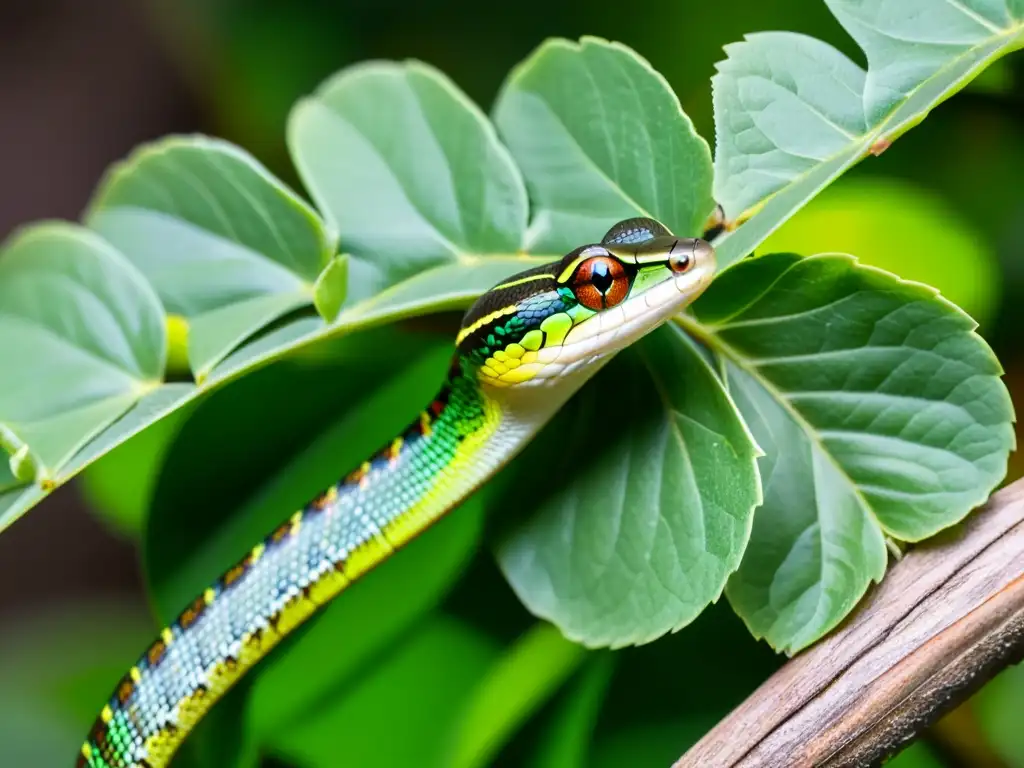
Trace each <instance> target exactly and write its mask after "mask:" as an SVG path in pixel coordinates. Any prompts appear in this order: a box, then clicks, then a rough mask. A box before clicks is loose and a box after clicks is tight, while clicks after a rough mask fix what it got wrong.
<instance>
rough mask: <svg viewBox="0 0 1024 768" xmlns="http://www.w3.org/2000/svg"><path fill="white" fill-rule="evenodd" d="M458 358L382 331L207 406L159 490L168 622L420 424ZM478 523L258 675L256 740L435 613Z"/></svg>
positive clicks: (160, 594) (461, 521) (472, 521)
mask: <svg viewBox="0 0 1024 768" xmlns="http://www.w3.org/2000/svg"><path fill="white" fill-rule="evenodd" d="M450 354H451V351H450V346H449V344H447V343H441V342H439V341H438V340H437V339H436V338H435V337H433V336H424V335H421V334H417V335H411V334H402V333H400V332H398V331H396V330H394V329H391V328H385V329H379V330H376V331H372V332H365V333H360V334H355V335H353V336H351V337H348V338H346V339H344V340H343V341H342V342H341V343H339V344H338V345H337V346H336V348H335V350H334V353H333V354H332V359H331V363H330V365H324V364H314V363H312V362H309V361H306V362H302V363H299V362H289V363H277V364H275V365H272V366H268V367H267V368H264V369H263V370H261V371H258V372H256V373H254V374H252V375H250V376H248V377H246V378H245V379H242V380H240V381H237V382H235V383H233V384H232V385H231V386H229V387H225V388H224V389H222V390H220V391H218V392H217V393H215V394H214V395H213V396H211V397H210V398H209V399H207V400H204V401H203V402H202V403H200V405H199V406H198V407H197V408H196V410H195V412H194V414H193V415H192V416H191V417H190V418H189V420H188V421H186V422H185V424H184V425H183V426H182V428H181V430H180V431H179V433H178V435H177V437H176V439H175V442H174V444H173V445H172V446H171V448H170V450H169V452H168V454H167V457H166V459H165V461H164V465H163V470H162V473H161V476H160V479H159V481H158V484H157V486H156V488H155V489H154V491H153V494H152V498H153V500H154V507H153V509H152V511H151V513H150V516H149V520H148V526H147V530H146V540H145V545H146V569H147V574H148V577H149V579H150V583H151V585H152V592H153V595H154V599H155V601H156V604H157V606H158V608H159V611H160V615H161V616H162V617H163V618H164V619H165V620H167V619H170V618H172V617H173V616H175V615H177V614H178V612H179V611H180V609H181V608H182V607H184V606H185V605H186V604H187V603H188V602H189V601H190V600H191V599H192V598H193V597H194V596H195V595H197V594H200V593H201V592H202V590H203V589H204V588H205V587H206V586H207V585H209V584H210V583H211V582H213V580H214V579H215V578H216V577H218V576H219V575H220V574H221V573H222V572H223V571H225V570H226V569H227V568H228V567H230V566H231V565H232V564H233V563H235V562H237V561H238V560H239V559H240V558H241V557H242V556H243V555H244V554H245V553H246V552H247V551H249V549H250V548H251V547H252V546H253V545H255V544H256V543H258V542H259V541H262V540H263V538H264V537H265V536H266V535H267V534H268V533H269V532H270V531H272V530H273V529H274V528H276V527H277V526H278V525H279V524H280V523H281V522H282V521H283V520H286V519H287V518H288V517H289V516H290V515H291V514H292V512H294V510H296V509H299V508H301V507H302V506H303V504H304V503H305V502H307V501H308V500H309V499H310V498H312V497H313V496H315V495H316V494H317V493H318V492H319V491H320V490H322V489H323V488H325V487H327V486H328V484H330V483H332V482H334V481H336V480H337V479H338V478H339V477H341V476H342V475H344V474H346V473H347V472H348V471H349V470H351V469H353V468H354V467H357V466H358V465H359V464H360V463H361V462H362V461H363V459H365V457H366V456H368V455H369V454H370V453H371V452H372V451H373V450H374V449H376V448H378V447H379V446H380V445H383V444H386V442H387V441H388V440H390V439H391V438H392V437H393V436H394V435H395V434H397V433H398V432H399V431H400V430H401V429H402V428H403V427H405V426H406V425H407V424H408V423H409V422H410V421H412V420H413V419H415V418H416V414H417V413H419V411H420V409H421V408H422V407H423V405H424V404H425V403H428V402H429V400H430V398H431V397H432V396H433V395H434V393H435V390H436V388H437V387H438V386H439V385H440V383H441V381H442V380H443V377H444V374H445V372H446V370H447V366H448V362H449V359H450ZM254 413H263V414H267V413H278V414H285V415H286V416H287V418H273V419H267V418H253V414H254ZM238 445H245V446H247V449H246V451H244V452H239V451H237V450H234V448H236V447H237V446H238ZM482 523H483V515H482V508H481V506H480V504H479V503H475V502H473V501H470V502H468V503H466V504H464V505H462V506H461V507H460V508H459V509H458V510H457V514H452V515H451V516H449V517H447V518H446V519H444V520H442V521H440V522H439V523H437V524H436V525H435V526H434V527H432V528H431V529H430V530H429V531H427V532H426V533H424V534H423V535H422V536H420V537H418V538H417V539H416V540H415V541H413V542H411V543H410V544H409V545H408V546H407V547H406V548H405V549H403V550H402V552H401V553H400V556H396V557H394V558H392V559H390V560H388V561H387V562H385V563H383V564H382V565H380V566H378V567H377V568H375V569H374V570H373V571H372V572H371V573H370V574H368V575H367V576H365V577H364V578H363V579H361V580H360V582H359V583H358V584H357V585H355V586H354V587H352V588H351V589H350V590H348V591H346V592H345V594H344V598H343V599H341V600H338V601H336V602H334V603H332V604H331V605H330V606H329V607H328V608H326V609H325V610H324V611H322V612H320V613H319V614H318V616H317V618H316V619H315V620H313V621H311V622H309V623H308V624H307V625H305V626H304V627H303V628H302V629H301V630H300V631H299V632H298V633H296V634H295V635H294V636H293V637H292V638H291V639H290V642H289V643H286V644H284V645H283V646H282V647H281V648H279V649H277V651H275V652H274V655H273V656H272V658H271V659H270V660H269V661H268V662H267V663H263V664H261V665H260V667H259V668H258V669H257V670H256V671H255V672H254V673H250V674H253V675H254V677H255V678H256V679H255V682H254V684H253V690H252V702H251V708H250V709H249V715H250V717H251V723H250V726H249V727H250V728H251V730H252V732H253V733H255V735H256V737H257V738H259V739H263V738H266V737H269V736H271V735H275V734H280V733H282V732H283V731H284V730H285V729H287V728H289V727H290V726H291V724H292V723H293V722H295V721H296V720H297V719H298V718H300V717H301V716H303V713H305V712H307V711H308V710H309V709H310V708H311V707H314V706H315V705H316V704H317V702H319V701H320V700H321V698H322V697H323V696H326V695H328V694H329V693H330V691H331V690H333V689H334V688H335V687H336V686H337V685H339V684H341V683H342V682H344V680H345V679H346V678H348V677H349V676H351V675H352V674H353V673H354V672H355V671H357V670H358V669H359V668H360V667H361V665H363V664H365V663H367V662H368V659H370V658H371V657H372V655H373V654H374V653H375V652H378V651H380V650H381V649H382V648H383V647H385V646H386V645H388V644H389V643H391V642H393V641H394V640H395V639H396V638H397V637H399V636H400V635H401V633H402V632H403V631H405V630H406V629H407V627H408V626H410V625H411V624H412V623H413V622H414V621H415V620H417V619H418V618H420V617H421V616H422V615H423V614H424V613H425V612H426V611H428V610H429V609H430V608H431V607H433V606H434V605H435V604H436V603H437V602H438V600H439V599H440V598H441V597H442V596H443V594H444V593H445V592H446V591H447V589H448V588H449V587H450V586H451V584H452V583H453V581H454V580H455V579H456V577H457V576H458V574H459V572H460V571H461V568H462V567H463V565H464V563H465V562H466V560H467V558H468V557H469V556H470V554H471V553H472V552H473V551H474V550H475V549H476V547H477V541H478V538H479V536H480V535H481V533H482ZM382 606H383V607H384V608H382ZM339 638H342V640H341V641H339ZM296 680H302V681H303V684H302V685H296V684H295V681H296Z"/></svg>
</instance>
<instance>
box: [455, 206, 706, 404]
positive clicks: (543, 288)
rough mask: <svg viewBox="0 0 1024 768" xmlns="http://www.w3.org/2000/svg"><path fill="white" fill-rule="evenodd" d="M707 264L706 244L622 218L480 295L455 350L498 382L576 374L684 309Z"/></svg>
mask: <svg viewBox="0 0 1024 768" xmlns="http://www.w3.org/2000/svg"><path fill="white" fill-rule="evenodd" d="M714 272H715V251H714V248H713V247H712V246H711V244H710V243H707V242H706V241H704V240H701V239H698V238H685V237H676V236H675V235H672V234H671V233H669V232H668V230H666V229H665V228H664V227H663V226H662V225H660V224H659V223H658V222H656V221H654V220H652V219H629V220H626V221H623V222H620V223H619V224H617V225H615V226H614V227H612V229H611V230H610V231H609V232H608V233H607V234H606V235H605V237H604V238H603V239H602V241H601V242H600V243H594V244H590V245H584V246H581V247H579V248H577V249H575V250H573V251H572V252H570V253H568V254H566V255H565V256H564V257H562V258H561V259H560V260H559V261H556V262H552V263H550V264H545V265H544V266H540V267H536V268H534V269H531V270H527V271H526V272H521V273H519V274H518V275H514V276H512V277H510V278H509V279H508V280H506V281H504V282H502V283H500V284H499V285H496V286H495V287H494V288H492V289H491V290H490V291H488V292H487V293H485V294H484V295H483V296H481V297H480V298H479V299H478V300H477V302H476V303H475V304H474V305H473V306H472V307H470V309H469V311H468V312H467V313H466V315H465V317H464V318H463V323H462V329H461V331H460V332H459V336H458V339H457V344H458V355H459V356H460V358H461V359H462V361H463V369H464V370H465V369H467V368H468V369H469V370H471V371H472V372H474V373H475V374H476V376H477V377H478V378H479V380H480V382H481V383H482V384H483V385H484V386H486V387H488V388H493V389H495V390H504V389H517V390H521V389H524V388H535V387H544V386H557V385H560V384H562V383H566V382H569V381H574V382H577V383H578V381H579V380H580V379H586V378H588V377H589V376H590V375H592V374H593V373H594V372H596V370H597V369H598V368H599V367H600V366H601V364H602V363H603V362H605V361H606V360H607V359H609V358H610V357H611V356H612V355H613V354H615V353H616V352H618V351H619V350H621V349H623V348H624V347H626V346H628V345H629V344H631V343H633V342H634V341H636V340H637V339H638V338H640V337H641V336H643V335H644V334H646V333H648V332H649V331H651V330H653V329H654V328H656V327H658V326H659V325H660V324H661V323H663V322H664V321H666V320H667V319H669V318H670V317H671V316H673V315H675V314H677V313H678V312H680V311H682V310H683V309H684V308H685V307H686V306H687V305H688V304H690V303H691V302H692V301H693V300H694V299H696V298H697V297H698V296H699V295H700V294H701V293H702V292H703V291H704V289H705V288H707V286H708V285H709V284H710V282H711V279H712V277H713V275H714Z"/></svg>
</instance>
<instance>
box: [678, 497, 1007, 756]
mask: <svg viewBox="0 0 1024 768" xmlns="http://www.w3.org/2000/svg"><path fill="white" fill-rule="evenodd" d="M1022 658H1024V480H1021V481H1018V482H1017V483H1015V484H1013V485H1011V486H1009V487H1007V488H1005V489H1003V490H1002V491H1000V492H999V493H997V494H996V495H994V496H993V497H992V498H991V499H990V500H989V502H988V503H987V504H986V505H985V507H984V508H982V509H980V510H978V511H976V512H975V513H973V514H972V515H971V516H970V517H969V518H968V520H967V521H966V522H965V523H964V524H962V525H961V526H958V527H957V528H956V529H954V530H951V531H946V532H944V533H943V534H940V535H939V536H937V537H935V538H933V539H931V540H929V541H928V542H925V543H923V544H921V545H918V546H916V547H915V548H914V549H912V550H911V551H910V552H909V553H908V554H907V555H906V556H905V557H904V558H903V559H902V560H901V561H900V562H899V563H897V564H896V565H895V566H894V567H893V568H892V569H891V570H890V572H889V574H888V575H887V576H886V577H885V579H884V580H883V582H882V584H881V585H879V586H878V587H877V588H876V589H875V590H874V591H873V592H872V593H871V594H870V595H869V596H868V597H867V598H866V599H865V600H864V601H863V603H862V605H861V606H860V608H859V609H858V610H857V611H855V612H854V614H853V615H852V616H850V617H849V618H848V619H847V621H846V622H845V623H844V624H843V625H842V626H841V627H840V628H839V629H837V630H836V631H835V632H834V633H833V634H832V635H830V636H829V637H827V638H825V639H824V640H822V641H821V642H820V643H818V644H817V645H815V646H813V647H811V648H809V649H807V650H806V651H804V652H803V653H801V654H798V655H797V656H796V657H795V658H794V659H792V660H791V661H790V662H789V663H788V664H786V665H785V666H784V667H783V668H782V669H780V670H779V671H778V672H777V673H776V674H775V675H773V676H772V677H771V678H769V679H768V680H767V681H766V682H765V683H764V684H763V685H762V686H761V687H760V688H758V689H757V690H756V691H755V692H754V693H753V694H752V695H751V696H750V698H748V699H747V700H746V701H745V702H744V703H743V704H741V705H740V706H739V707H737V708H736V709H735V710H734V711H733V712H732V713H731V714H730V715H729V716H728V717H727V718H725V719H724V720H723V721H722V722H720V723H719V724H718V725H717V726H715V728H714V729H712V731H711V732H710V733H708V734H707V735H706V736H705V737H704V738H703V739H702V740H701V741H700V742H699V743H698V744H696V745H695V746H694V747H693V748H692V749H691V750H690V751H688V752H687V753H686V754H685V755H683V757H681V758H680V759H679V760H678V761H677V762H676V764H675V766H674V768H697V767H698V766H699V767H700V768H733V767H734V766H735V767H736V768H739V767H740V766H742V768H755V767H757V768H769V767H770V768H783V767H787V768H788V767H789V766H792V767H793V768H812V767H813V768H826V767H827V768H839V767H840V766H875V765H879V764H881V762H882V761H883V760H884V759H885V758H887V757H888V756H890V755H892V754H894V753H895V752H898V751H899V750H900V749H902V748H903V747H904V746H906V744H907V743H908V742H909V741H910V740H911V739H913V738H914V737H916V736H917V735H919V734H920V733H921V731H922V730H923V729H924V728H926V727H927V726H928V725H930V724H931V723H933V722H934V721H936V720H937V719H938V718H940V717H941V716H942V715H944V714H946V713H947V712H948V711H950V710H951V709H952V708H953V707H955V706H956V705H957V704H959V703H961V702H962V701H964V700H965V699H966V698H967V697H969V696H970V695H971V693H973V692H974V691H975V690H977V689H978V688H980V687H981V685H982V684H984V683H985V682H986V681H988V680H989V679H990V678H992V677H993V676H994V675H995V674H996V673H997V672H999V671H1000V670H1001V669H1003V668H1005V667H1006V666H1009V665H1010V664H1013V663H1016V662H1018V661H1020V660H1021V659H1022Z"/></svg>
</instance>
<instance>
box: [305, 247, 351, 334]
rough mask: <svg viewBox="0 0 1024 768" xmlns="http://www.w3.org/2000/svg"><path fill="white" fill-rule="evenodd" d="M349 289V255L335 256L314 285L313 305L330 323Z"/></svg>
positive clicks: (339, 309)
mask: <svg viewBox="0 0 1024 768" xmlns="http://www.w3.org/2000/svg"><path fill="white" fill-rule="evenodd" d="M347 291H348V256H335V257H334V258H333V259H331V261H330V263H329V264H328V265H327V266H326V267H325V268H324V271H323V272H321V273H320V277H318V278H317V279H316V285H314V286H313V305H314V306H315V307H316V311H317V312H318V313H319V314H320V317H322V318H323V319H324V320H326V321H327V322H328V323H332V322H334V320H335V319H336V318H337V317H338V313H339V312H340V311H341V305H342V304H344V303H345V293H346V292H347Z"/></svg>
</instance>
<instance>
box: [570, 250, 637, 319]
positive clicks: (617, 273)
mask: <svg viewBox="0 0 1024 768" xmlns="http://www.w3.org/2000/svg"><path fill="white" fill-rule="evenodd" d="M572 292H573V294H575V296H576V299H577V301H579V303H580V304H582V305H583V306H585V307H586V308H587V309H593V310H595V311H597V310H601V309H607V308H608V307H614V306H615V305H616V304H618V303H619V302H620V301H622V300H623V299H624V298H626V294H627V293H629V276H628V275H627V274H626V268H625V267H623V266H622V262H621V261H619V260H618V259H614V258H612V257H611V256H594V257H593V258H591V259H587V260H586V261H584V262H582V263H581V264H580V265H579V267H577V268H576V274H575V275H574V276H573V279H572Z"/></svg>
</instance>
